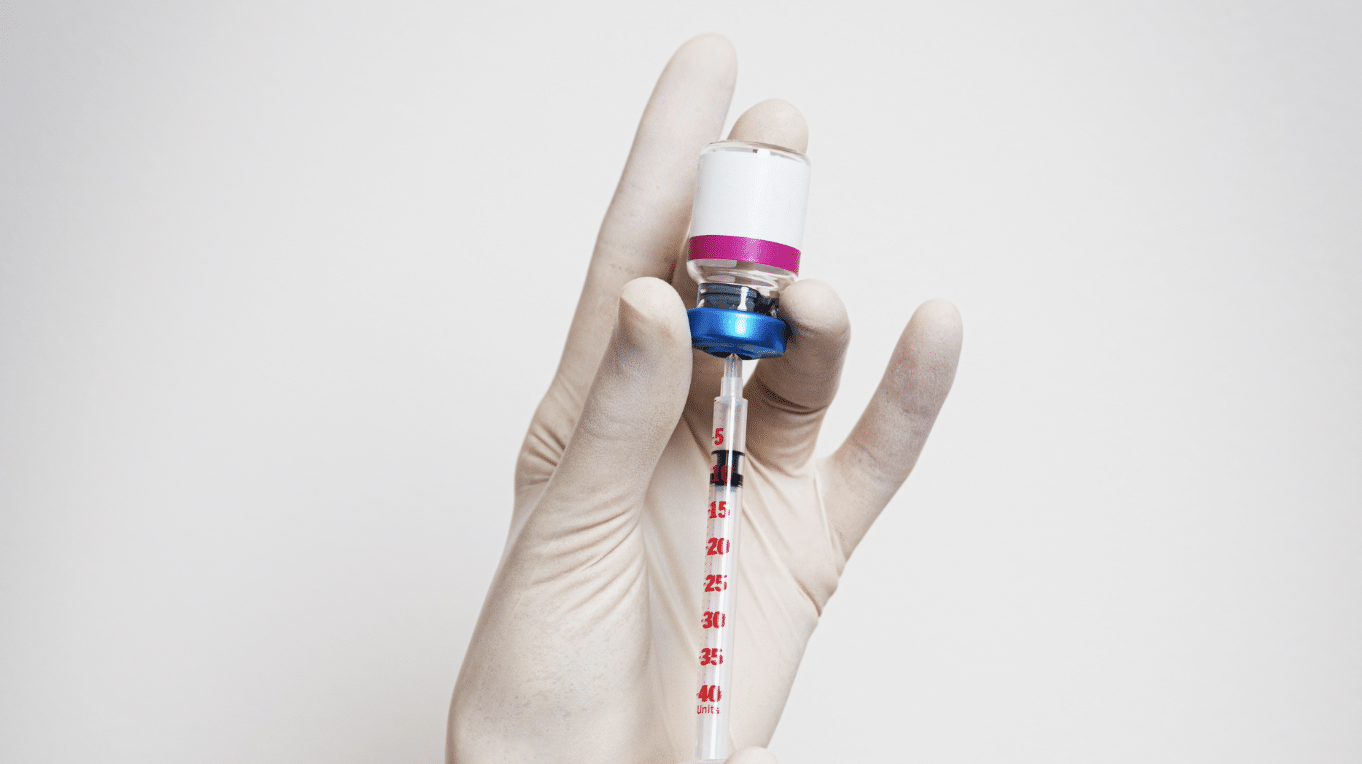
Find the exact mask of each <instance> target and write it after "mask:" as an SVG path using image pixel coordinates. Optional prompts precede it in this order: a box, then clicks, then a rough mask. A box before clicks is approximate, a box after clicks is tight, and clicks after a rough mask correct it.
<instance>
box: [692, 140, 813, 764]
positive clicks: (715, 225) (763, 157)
mask: <svg viewBox="0 0 1362 764" xmlns="http://www.w3.org/2000/svg"><path fill="white" fill-rule="evenodd" d="M808 191H809V160H808V159H807V158H806V157H805V156H804V155H803V154H800V153H798V152H794V151H789V150H787V149H782V148H780V147H778V146H769V145H766V144H761V143H745V142H742V141H720V142H718V143H711V144H710V145H708V146H706V147H705V148H704V150H703V151H702V152H701V153H700V171H699V175H698V177H697V180H696V186H695V205H694V207H693V208H692V212H691V231H690V233H691V235H690V241H689V251H688V253H687V256H686V260H687V262H686V269H687V271H688V272H689V273H690V276H691V277H692V278H693V279H695V281H696V283H697V284H699V287H700V289H699V297H698V299H697V303H698V304H697V306H696V307H695V308H693V309H691V310H690V311H688V317H689V320H690V333H691V340H692V344H693V345H694V346H695V347H696V348H698V349H700V350H703V351H705V352H706V353H709V354H710V355H713V356H717V357H719V358H723V359H724V374H723V377H722V379H721V381H720V383H719V397H717V398H715V399H714V423H713V428H712V432H711V433H709V436H710V442H711V443H712V449H713V450H712V451H711V453H712V454H713V457H714V460H713V465H712V467H711V470H710V476H709V485H710V489H709V506H708V508H707V512H706V514H707V518H708V519H707V525H706V528H707V531H708V532H707V533H706V534H705V572H704V582H703V589H702V593H701V613H700V630H701V637H700V654H699V667H700V672H699V673H700V677H699V685H700V689H699V692H698V693H696V698H697V703H696V706H695V711H696V718H697V723H696V740H695V757H696V759H698V760H699V761H700V762H703V763H704V764H721V763H722V762H723V761H724V760H725V759H726V758H727V757H728V752H729V717H730V714H729V708H730V705H731V697H732V687H731V682H730V679H731V677H732V675H733V657H734V656H733V641H734V639H733V637H734V634H735V632H736V621H735V615H736V614H735V607H734V606H735V604H736V602H737V590H738V530H739V526H740V525H741V522H742V483H743V467H744V466H745V465H744V463H743V462H744V457H745V451H744V449H745V448H746V429H747V401H746V400H744V399H743V397H742V362H743V361H745V360H747V361H750V360H753V359H756V358H770V357H774V356H779V355H784V353H785V342H786V334H787V329H786V326H785V322H783V321H781V320H780V317H779V316H778V313H777V311H778V307H779V302H780V300H779V293H780V291H781V290H782V289H784V288H785V287H787V286H789V285H790V284H792V283H794V280H795V278H796V277H797V274H798V273H799V255H800V249H799V248H800V246H801V245H802V241H803V235H804V207H805V205H806V203H807V200H808Z"/></svg>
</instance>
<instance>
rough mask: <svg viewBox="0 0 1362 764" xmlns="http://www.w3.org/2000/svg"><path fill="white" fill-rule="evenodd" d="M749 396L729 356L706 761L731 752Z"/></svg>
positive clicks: (715, 476) (717, 406) (707, 662)
mask: <svg viewBox="0 0 1362 764" xmlns="http://www.w3.org/2000/svg"><path fill="white" fill-rule="evenodd" d="M746 430H747V401H746V400H745V399H744V398H743V397H742V361H741V360H740V359H739V358H738V356H736V355H730V356H728V358H727V359H725V360H724V376H723V378H722V380H721V381H720V383H719V397H717V398H715V399H714V427H713V432H712V433H711V434H712V436H713V438H712V442H713V444H714V451H713V455H714V464H713V466H712V467H711V469H710V474H709V511H708V515H709V521H708V525H707V526H706V530H707V532H706V533H705V584H704V592H703V594H702V597H701V614H700V627H701V630H702V632H703V634H704V636H703V637H702V638H701V641H700V691H699V693H697V697H698V703H697V705H696V715H697V717H698V719H699V721H698V724H697V726H696V731H695V756H696V758H697V759H699V760H700V761H703V762H710V761H719V762H722V761H723V760H724V759H726V758H728V719H729V713H728V702H729V697H730V696H731V694H732V693H731V692H730V693H729V694H725V693H724V690H725V689H726V688H731V685H730V683H729V681H728V680H729V677H731V676H732V674H733V630H734V624H733V623H731V622H730V618H731V616H732V615H733V614H734V604H735V603H736V601H737V583H738V580H737V579H738V575H737V573H738V555H737V551H738V529H739V527H740V521H741V518H742V457H743V448H744V445H745V444H744V441H745V439H746Z"/></svg>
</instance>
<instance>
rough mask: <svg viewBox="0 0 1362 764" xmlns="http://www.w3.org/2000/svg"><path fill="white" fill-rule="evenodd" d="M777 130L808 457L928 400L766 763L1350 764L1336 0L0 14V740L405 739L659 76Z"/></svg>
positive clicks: (361, 752) (443, 663) (311, 746)
mask: <svg viewBox="0 0 1362 764" xmlns="http://www.w3.org/2000/svg"><path fill="white" fill-rule="evenodd" d="M711 30H713V31H721V32H724V33H725V34H727V35H728V36H729V37H730V38H731V39H732V40H733V41H734V43H735V45H736V46H737V48H738V52H739V57H740V75H739V76H740V79H739V84H738V90H737V95H736V99H735V103H734V109H733V111H732V112H731V113H730V123H731V121H732V119H733V118H735V117H736V116H737V114H738V113H740V112H741V110H742V109H744V108H746V107H747V106H750V105H751V104H753V103H755V102H757V101H759V100H761V99H764V98H767V97H773V96H779V97H784V98H787V99H789V100H791V101H792V102H794V103H795V104H797V105H798V106H799V107H800V108H801V109H803V110H804V112H805V114H806V115H807V117H808V120H809V123H810V126H811V135H812V137H811V143H810V149H809V151H810V155H811V157H812V159H813V162H814V174H813V191H812V195H811V199H810V206H809V219H808V226H807V233H806V238H805V243H806V248H805V252H806V254H805V263H806V273H805V275H807V276H813V277H818V278H822V279H825V280H827V281H829V282H831V283H832V284H833V285H834V286H835V287H837V288H838V289H839V291H840V292H841V294H842V296H843V298H844V300H845V302H846V303H847V305H848V309H849V311H850V313H851V317H852V320H853V324H854V330H853V334H854V339H853V344H852V348H851V352H850V357H849V360H848V371H847V373H846V375H845V377H844V382H843V390H842V396H841V399H840V401H839V403H838V404H837V405H836V406H835V407H834V409H833V411H832V413H831V415H830V417H829V419H828V422H827V425H826V427H825V431H824V442H825V450H826V449H827V448H831V447H832V445H834V444H835V443H837V442H839V441H840V439H841V438H842V437H843V436H844V435H845V433H846V432H847V430H848V429H849V428H850V425H851V423H852V422H853V421H854V419H855V416H856V415H857V414H858V413H859V410H860V407H861V406H862V405H863V404H864V402H865V400H866V399H867V398H868V396H869V394H870V392H871V390H872V389H873V387H874V385H875V383H876V381H877V379H878V376H879V373H880V370H881V368H882V365H883V363H884V361H885V359H886V358H887V356H888V353H889V350H890V348H891V347H892V345H893V342H894V339H895V337H896V336H897V334H898V332H899V330H900V329H901V327H902V325H903V323H904V322H905V321H906V320H907V318H908V316H909V315H910V313H911V311H912V309H913V308H914V306H916V305H917V304H918V303H919V302H921V301H922V300H924V299H928V298H931V297H947V298H950V299H952V300H954V301H955V302H956V303H957V304H958V305H959V306H960V309H961V311H962V313H963V314H964V317H965V327H966V339H965V347H964V355H963V357H962V361H961V365H960V373H959V376H958V378H957V382H956V388H955V392H954V393H953V394H952V396H951V398H950V400H949V401H948V402H947V405H946V408H945V410H944V413H943V414H942V416H941V418H940V420H939V421H938V424H937V429H936V432H935V433H934V435H933V437H932V440H931V442H930V443H929V444H928V447H927V450H926V452H925V454H924V456H923V458H922V460H921V462H920V463H919V465H918V469H917V472H916V473H915V474H914V475H913V476H912V477H911V478H910V480H909V482H908V483H907V485H906V486H905V488H904V490H903V491H902V492H901V493H900V495H899V497H898V498H897V499H896V500H895V502H894V503H893V504H892V505H891V506H890V508H889V509H888V510H887V511H886V513H885V514H884V516H883V517H882V518H881V520H880V522H879V523H878V524H877V526H876V527H875V528H874V529H873V530H872V532H871V534H870V535H869V536H868V537H867V540H866V542H865V543H864V544H863V546H862V547H861V548H860V549H859V550H858V551H857V553H856V555H855V557H853V559H852V560H851V563H850V565H849V567H848V568H847V572H846V575H845V578H844V579H843V583H842V587H841V589H840V590H839V592H838V594H837V595H836V596H835V597H834V598H833V600H832V602H831V603H830V605H829V606H828V608H827V610H826V612H825V617H824V622H823V625H822V626H820V628H819V631H818V632H817V634H815V636H814V638H813V641H812V643H811V645H810V648H809V651H808V654H807V656H806V659H805V665H804V668H803V669H802V670H801V674H800V678H799V680H798V681H797V683H796V685H795V689H794V692H793V695H792V696H791V698H790V702H789V705H788V707H787V709H786V713H785V718H784V721H783V722H782V725H781V728H780V729H779V731H778V732H777V733H776V736H775V739H774V740H773V741H772V744H771V745H772V749H773V750H774V752H775V753H776V754H777V755H778V756H779V757H780V758H781V761H782V762H783V764H806V763H807V764H813V763H815V762H820V763H821V762H848V763H851V762H860V761H930V762H942V763H947V762H1005V761H1028V762H1030V761H1034V762H1094V761H1100V762H1151V761H1159V762H1236V763H1244V762H1316V763H1320V764H1325V763H1329V762H1356V761H1359V760H1362V434H1359V433H1360V431H1362V395H1360V394H1359V393H1362V308H1359V300H1362V296H1360V295H1362V46H1359V45H1358V40H1359V39H1362V6H1358V5H1357V4H1356V3H1352V2H1333V3H1331V2H1191V3H1188V2H1138V3H1136V2H1116V3H1098V4H1094V3H1078V2H1044V3H1041V2H1036V3H1022V4H1013V3H1001V2H977V3H881V4H867V3H861V4H850V5H848V4H836V5H834V4H832V3H828V4H821V5H814V4H800V3H780V4H777V3H742V2H737V3H722V4H721V3H715V2H687V3H676V4H674V7H672V8H670V9H668V8H663V7H660V6H654V5H651V4H642V3H624V2H617V3H608V2H586V3H561V4H550V3H540V4H526V5H518V6H511V5H505V6H500V5H497V6H495V7H494V5H493V4H477V5H473V4H470V3H463V4H460V3H429V2H385V3H372V4H368V5H360V4H355V3H334V2H332V3H322V2H312V3H307V2H284V3H261V2H257V3H231V4H228V3H219V4H215V5H203V4H193V3H169V2H166V3H157V2H151V1H150V0H137V1H133V2H124V3H116V4H110V3H93V2H90V3H84V4H80V3H72V2H50V3H27V2H20V3H15V2H6V3H5V4H4V5H3V6H0V758H3V759H4V760H5V761H7V762H37V761H50V762H86V761H117V762H183V761H194V762H205V763H207V762H244V761H250V762H261V763H265V762H322V761H325V762H337V763H339V762H437V761H439V760H440V759H441V756H442V748H443V734H444V732H443V728H444V717H445V711H446V707H447V703H448V697H449V693H450V690H451V688H452V686H453V682H454V679H455V676H456V674H457V671H458V666H459V662H460V660H461V659H462V655H463V651H464V648H465V646H466V644H467V640H468V637H469V634H470V632H471V630H472V627H473V623H474V619H475V618H476V615H477V611H478V608H479V606H480V602H481V599H482V596H483V593H484V591H485V587H486V585H487V583H488V581H489V579H490V577H491V574H492V571H493V567H494V565H495V562H496V559H497V557H498V554H499V551H500V548H501V545H502V542H503V539H504V534H505V530H506V525H507V518H508V512H509V508H510V500H511V492H510V486H511V484H510V479H511V468H512V463H513V458H514V455H515V452H516V449H517V447H518V444H519V440H520V438H521V435H522V434H523V432H524V428H525V426H526V424H527V422H528V420H529V416H530V413H531V411H532V409H533V406H534V405H535V403H536V402H537V398H538V396H539V395H540V394H541V393H542V391H543V390H544V388H545V386H546V384H547V382H548V380H549V376H550V374H551V373H552V369H553V367H554V365H555V364H556V361H557V356H558V352H559V348H560V347H561V342H562V339H563V337H564V335H565V333H566V326H567V320H568V318H569V316H570V314H571V311H572V307H573V305H574V303H575V300H576V297H577V291H578V289H579V287H580V284H581V278H582V275H583V273H584V267H585V263H586V258H587V257H588V255H589V253H590V250H591V245H592V241H593V239H594V236H595V231H596V228H597V226H598V225H599V222H600V219H601V215H602V213H603V212H604V210H605V206H606V204H607V202H608V201H609V199H610V196H611V193H612V191H613V188H614V183H615V180H616V178H617V177H618V173H619V170H620V168H621V167H622V165H623V162H624V158H625V155H626V153H627V150H628V147H629V143H630V140H631V137H632V133H633V130H634V127H635V125H636V121H637V118H638V115H639V113H640V112H641V110H642V107H643V104H644V103H645V101H646V99H647V97H648V93H649V91H650V89H651V87H652V84H653V81H654V79H655V78H656V76H657V74H658V72H659V71H660V70H661V67H662V66H663V64H664V63H665V62H666V60H667V58H668V57H669V56H670V54H671V52H672V51H673V50H674V49H675V48H676V46H678V45H679V44H680V43H681V42H683V41H684V40H685V39H687V38H688V37H690V36H692V35H693V34H696V33H699V32H703V31H711Z"/></svg>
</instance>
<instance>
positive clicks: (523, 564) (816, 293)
mask: <svg viewBox="0 0 1362 764" xmlns="http://www.w3.org/2000/svg"><path fill="white" fill-rule="evenodd" d="M736 69H737V65H736V58H735V54H734V51H733V49H732V46H731V45H730V44H729V43H728V41H727V40H726V39H724V38H723V37H721V36H718V35H704V36H701V37H697V38H695V39H693V40H691V41H689V42H687V43H686V44H685V45H683V46H682V47H681V49H680V50H678V51H677V52H676V55H674V56H673V57H672V60H671V61H670V62H669V63H668V64H667V68H666V69H665V70H664V71H663V72H662V76H661V78H660V79H659V80H658V83H657V87H656V88H655V89H654V90H653V95H652V98H651V99H650V100H649V102H648V106H647V108H646V109H645V110H644V113H643V119H642V122H641V123H640V125H639V129H638V134H637V136H636V137H635V139H634V146H633V149H632V151H631V152H630V154H629V161H628V163H627V164H626V166H625V168H624V175H623V177H622V178H621V179H620V184H619V188H618V189H617V190H616V192H615V197H614V199H613V200H612V201H611V203H610V209H609V211H608V212H607V213H606V216H605V221H604V223H603V224H602V226H601V232H600V237H599V239H598V240H597V242H596V249H595V252H594V253H593V254H592V257H591V265H590V268H589V269H588V271H587V277H586V285H585V287H584V288H583V290H582V296H581V301H580V302H579V303H578V305H577V312H576V314H575V315H574V316H573V319H572V327H571V330H570V331H569V333H568V339H567V346H566V347H565V348H564V350H563V357H562V360H561V361H560V363H559V366H558V371H557V374H556V375H555V377H554V380H553V382H552V384H551V385H550V387H549V390H548V392H547V394H546V395H545V396H544V400H543V401H542V402H541V403H540V404H539V408H538V410H537V411H536V412H535V415H534V419H533V421H532V422H531V424H530V429H529V433H528V434H527V435H526V437H525V443H524V446H523V448H522V449H521V452H520V458H519V461H518V463H517V464H516V473H515V486H516V499H515V511H514V514H513V515H512V520H511V531H510V537H509V539H508V541H507V544H506V551H505V553H504V555H503V557H502V560H501V564H500V566H499V567H498V569H497V572H496V577H495V579H494V580H493V582H492V587H491V590H490V591H489V592H488V593H487V600H486V602H485V604H484V605H483V609H482V614H481V616H480V618H479V619H478V625H477V629H476V630H475V631H474V633H473V638H472V642H471V644H470V645H469V648H468V654H467V656H466V657H465V658H464V663H463V668H462V670H461V671H460V673H459V679H458V683H457V685H456V686H455V689H454V698H453V702H452V704H451V708H450V714H449V740H448V757H449V760H450V761H452V762H459V763H460V764H474V763H480V762H508V761H516V762H518V761H543V762H555V763H564V762H591V764H625V763H630V764H632V763H634V762H637V763H639V764H642V763H643V762H650V763H654V762H655V763H656V764H675V763H676V762H681V761H687V760H689V759H691V758H692V756H691V754H692V751H693V747H694V735H695V705H696V702H697V701H696V697H695V694H696V690H697V685H696V678H697V673H696V672H697V660H698V654H699V638H700V623H699V617H700V594H701V592H700V582H701V577H702V567H703V563H704V559H703V558H704V554H703V552H704V533H705V512H704V509H705V503H706V501H707V492H708V483H707V476H708V474H709V468H710V454H709V452H710V446H709V445H708V442H709V427H710V417H711V408H712V405H713V399H714V396H715V395H716V394H717V393H718V380H719V377H720V372H721V367H722V361H720V360H719V359H716V358H711V357H710V356H707V355H704V354H701V353H698V352H694V351H692V350H691V347H690V333H689V329H688V327H687V323H686V314H685V306H686V304H692V305H693V304H694V299H695V293H696V287H695V284H694V283H693V282H692V281H691V280H690V278H689V277H688V276H687V275H686V270H685V267H684V261H683V260H681V259H680V258H679V257H678V252H680V251H682V248H683V245H684V237H685V234H686V227H687V221H688V218H689V215H690V207H691V195H692V193H693V190H694V186H695V173H696V165H697V161H698V160H697V157H698V156H699V153H700V149H701V147H702V146H704V145H705V144H706V143H709V142H710V141H713V140H715V139H716V138H717V137H718V133H719V130H720V129H721V128H722V126H723V123H724V118H725V115H726V113H727V110H728V102H729V99H730V97H731V96H732V93H733V86H734V80H735V77H736ZM732 137H733V138H737V139H741V140H748V141H760V142H763V143H771V144H776V145H780V146H786V147H789V148H792V149H795V150H798V151H804V150H805V147H806V144H807V128H806V126H805V124H804V118H803V117H802V116H801V115H800V114H799V112H798V111H797V110H795V109H794V107H792V106H790V105H789V104H786V103H784V102H782V101H767V102H764V103H761V104H758V105H757V106H755V107H753V108H752V109H751V110H749V111H748V112H747V113H745V114H744V115H743V116H742V117H741V118H740V119H739V120H738V122H737V124H736V125H735V126H734V127H733V132H732ZM840 254H843V253H831V252H818V253H810V256H812V257H834V256H838V255H840ZM846 256H854V253H851V254H848V255H846ZM683 303H684V304H683ZM780 307H781V312H782V316H783V317H784V318H785V320H786V321H788V322H789V324H790V326H791V328H792V332H791V341H790V344H789V349H788V352H787V353H786V354H785V356H783V357H781V358H775V359H768V360H764V361H761V362H760V363H759V364H758V365H757V368H756V371H755V373H754V376H753V377H752V379H751V380H750V381H749V382H748V384H747V386H746V391H745V396H746V397H747V399H748V400H749V402H750V403H749V409H748V431H747V465H748V466H747V471H746V473H745V477H746V483H745V485H744V486H743V529H742V534H741V537H740V540H741V549H740V551H739V566H740V567H739V582H740V586H741V587H742V591H741V594H740V598H741V599H740V602H739V603H738V611H737V613H736V616H735V618H736V623H737V632H736V642H735V645H734V649H733V660H735V661H736V662H735V664H734V671H733V679H732V688H733V689H732V693H731V695H730V697H731V698H732V706H731V709H732V710H731V713H732V722H731V724H732V727H731V734H732V742H733V746H732V749H731V750H735V751H738V750H739V749H740V748H742V747H743V746H764V745H765V744H766V743H767V742H768V741H769V740H770V738H771V735H772V733H773V732H774V731H775V727H776V722H777V721H778V720H779V719H780V713H781V710H782V708H783V707H784V705H785V699H786V697H787V695H788V694H789V691H790V686H791V684H792V683H793V681H794V677H795V671H796V669H797V668H798V667H799V661H800V658H801V656H802V655H803V652H804V646H805V644H806V643H807V642H808V639H809V636H810V635H811V634H812V633H813V630H814V627H815V626H817V625H818V617H819V613H820V612H821V611H822V609H823V605H824V604H825V603H826V602H827V600H828V598H829V597H831V596H832V593H833V591H834V590H835V589H836V588H837V579H838V577H839V576H840V574H841V572H842V568H843V566H844V565H845V564H846V560H847V556H848V555H850V554H851V551H852V550H853V549H855V547H856V544H857V543H858V542H859V541H860V539H861V538H862V536H863V535H864V534H865V532H866V530H867V529H868V528H869V527H870V524H871V523H872V522H873V521H874V519H875V517H876V515H878V514H879V512H880V510H881V509H883V508H884V506H885V504H886V503H887V502H888V501H889V499H890V498H891V497H892V496H893V495H894V492H895V491H896V490H897V489H898V487H899V485H900V484H901V483H902V482H903V480H904V479H905V478H906V477H907V476H908V473H909V471H910V470H911V469H912V467H913V463H914V462H915V461H916V460H917V457H918V453H919V452H920V451H921V449H922V445H923V443H924V441H925V440H926V439H927V434H928V432H930V430H931V428H932V423H933V421H934V420H935V419H936V415H937V412H938V411H939V410H940V408H941V404H942V403H943V401H944V400H945V398H946V394H947V392H949V390H950V386H951V382H952V380H953V379H954V376H955V366H956V361H957V359H958V357H959V352H960V338H961V328H960V318H959V315H958V313H957V312H956V310H955V308H954V307H953V306H952V305H950V304H949V303H946V302H941V301H933V302H929V303H927V304H925V305H923V306H922V307H920V308H918V310H917V312H916V313H915V314H914V315H913V317H912V320H910V321H909V323H908V326H907V328H906V329H904V332H903V335H902V337H901V338H900V340H899V343H898V346H897V348H896V349H895V351H894V355H893V357H892V359H891V360H890V361H889V366H888V369H887V370H886V372H885V375H884V379H883V381H882V382H881V383H880V386H879V389H878V390H877V391H876V392H875V396H874V398H873V399H872V400H871V402H870V404H869V406H868V407H867V408H866V411H865V414H864V415H863V416H862V417H861V420H860V422H859V423H858V424H857V425H856V427H855V429H854V430H853V431H852V433H851V435H850V436H849V437H848V438H847V440H846V442H845V443H843V444H842V446H841V447H840V448H838V449H837V451H836V452H834V453H833V454H832V455H831V456H828V457H827V458H824V459H820V460H814V459H813V449H814V441H815V439H816V437H817V434H818V428H819V425H820V423H821V422H822V419H823V414H824V412H825V411H826V410H827V407H828V405H829V404H830V403H831V402H832V398H833V395H834V393H835V392H836V390H837V380H838V377H839V375H840V373H841V366H842V360H843V357H844V355H845V350H846V345H847V340H848V337H849V328H848V324H847V317H846V311H845V309H844V308H843V307H842V303H841V301H840V300H839V299H838V297H837V295H836V294H835V293H834V292H833V291H832V289H831V288H830V287H828V286H827V285H825V284H823V283H820V282H816V281H800V282H797V283H796V284H794V285H793V286H791V287H789V288H788V289H786V290H785V291H784V292H783V293H782V295H781V300H780ZM612 325H613V330H612ZM827 497H836V501H835V502H834V501H830V500H827ZM745 757H751V758H745ZM762 757H766V759H765V760H766V761H768V762H769V761H770V760H771V759H770V754H769V753H767V752H765V751H759V750H758V751H740V752H739V753H738V754H735V755H734V757H733V759H732V760H734V761H736V760H738V759H742V760H743V761H753V762H759V761H762V760H763V758H762Z"/></svg>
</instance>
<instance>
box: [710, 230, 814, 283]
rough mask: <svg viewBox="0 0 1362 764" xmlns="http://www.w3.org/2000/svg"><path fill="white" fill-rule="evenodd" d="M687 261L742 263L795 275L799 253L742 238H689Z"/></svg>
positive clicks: (782, 245) (787, 248)
mask: <svg viewBox="0 0 1362 764" xmlns="http://www.w3.org/2000/svg"><path fill="white" fill-rule="evenodd" d="M686 259H687V260H743V261H745V262H749V263H761V264H762V265H771V266H774V267H776V268H784V269H785V270H787V271H789V272H790V273H794V274H798V273H799V250H797V249H795V248H794V247H790V246H786V245H784V244H777V243H775V242H774V241H766V240H765V239H748V238H746V237H743V236H718V235H709V236H692V237H690V253H689V254H688V255H686Z"/></svg>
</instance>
